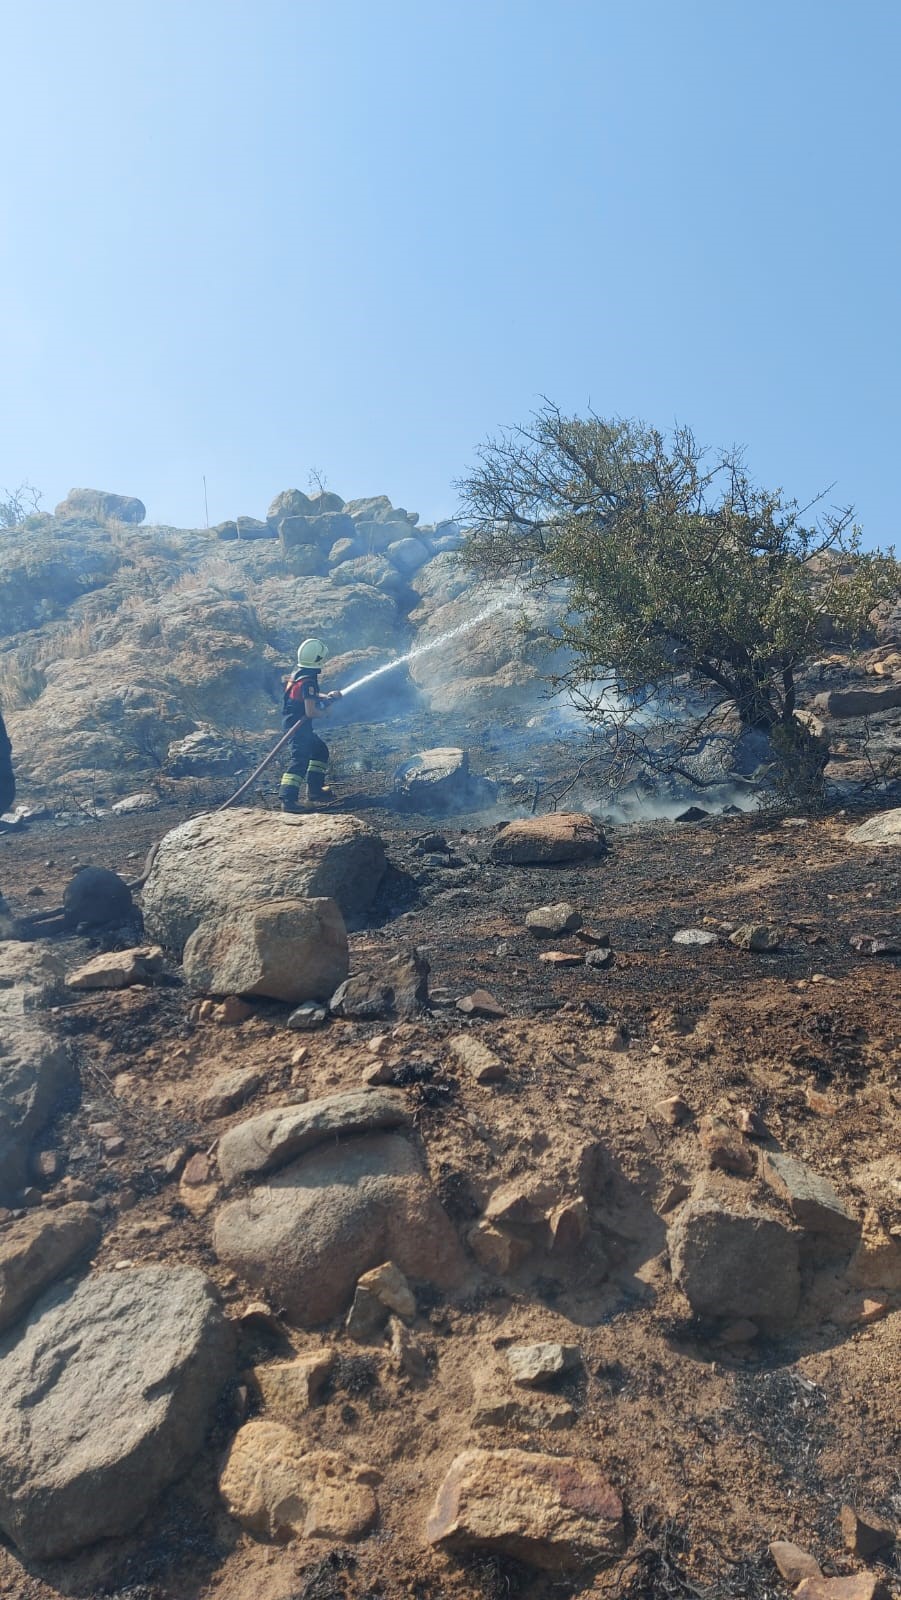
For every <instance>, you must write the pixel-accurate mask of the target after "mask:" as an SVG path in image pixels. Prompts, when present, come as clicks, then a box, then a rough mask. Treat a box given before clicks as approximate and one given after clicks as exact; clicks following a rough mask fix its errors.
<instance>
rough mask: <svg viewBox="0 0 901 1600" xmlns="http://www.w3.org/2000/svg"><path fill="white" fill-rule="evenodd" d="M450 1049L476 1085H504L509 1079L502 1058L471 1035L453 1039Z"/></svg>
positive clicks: (465, 1034)
mask: <svg viewBox="0 0 901 1600" xmlns="http://www.w3.org/2000/svg"><path fill="white" fill-rule="evenodd" d="M449 1049H450V1053H451V1055H452V1056H453V1057H454V1059H455V1062H456V1063H457V1065H458V1066H459V1067H462V1068H463V1070H464V1071H465V1072H466V1074H467V1075H468V1076H469V1077H470V1078H472V1080H473V1082H474V1083H483V1084H484V1083H503V1082H504V1080H505V1078H506V1077H507V1068H506V1066H505V1064H504V1062H503V1061H502V1060H501V1058H500V1056H498V1055H495V1053H494V1051H493V1050H489V1048H488V1046H487V1044H483V1043H482V1040H481V1039H476V1038H474V1037H473V1036H472V1035H471V1034H468V1033H463V1034H460V1035H459V1036H458V1037H457V1038H454V1039H451V1040H450V1044H449Z"/></svg>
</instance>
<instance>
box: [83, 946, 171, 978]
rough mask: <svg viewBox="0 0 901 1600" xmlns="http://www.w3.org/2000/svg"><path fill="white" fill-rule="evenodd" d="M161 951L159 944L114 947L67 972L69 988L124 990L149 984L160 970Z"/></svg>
mask: <svg viewBox="0 0 901 1600" xmlns="http://www.w3.org/2000/svg"><path fill="white" fill-rule="evenodd" d="M162 967H163V952H162V950H161V949H160V947H159V945H141V946H139V947H138V948H136V949H134V950H113V951H109V952H108V953H107V954H104V955H99V956H94V957H93V959H92V960H90V961H88V962H86V963H85V965H84V966H81V967H78V968H77V969H76V970H75V971H74V972H70V973H69V974H68V976H67V978H66V984H67V987H68V988H70V989H127V988H129V987H130V986H131V985H132V984H136V983H152V982H153V980H154V978H155V977H157V976H158V974H159V973H160V972H161V971H162Z"/></svg>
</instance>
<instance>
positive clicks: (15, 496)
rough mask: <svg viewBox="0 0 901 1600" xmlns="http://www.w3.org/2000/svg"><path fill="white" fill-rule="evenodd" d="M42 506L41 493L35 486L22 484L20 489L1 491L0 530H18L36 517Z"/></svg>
mask: <svg viewBox="0 0 901 1600" xmlns="http://www.w3.org/2000/svg"><path fill="white" fill-rule="evenodd" d="M40 504H41V491H40V489H35V488H34V486H33V484H30V483H20V484H19V487H18V489H0V528H18V527H19V525H20V524H21V523H23V522H25V521H27V519H28V518H29V517H31V516H34V514H35V512H36V511H38V509H39V508H40Z"/></svg>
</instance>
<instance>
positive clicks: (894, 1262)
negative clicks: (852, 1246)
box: [848, 1207, 901, 1291]
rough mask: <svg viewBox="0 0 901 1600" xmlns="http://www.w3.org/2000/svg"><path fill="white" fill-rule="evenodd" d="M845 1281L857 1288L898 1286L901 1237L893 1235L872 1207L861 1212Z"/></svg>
mask: <svg viewBox="0 0 901 1600" xmlns="http://www.w3.org/2000/svg"><path fill="white" fill-rule="evenodd" d="M848 1281H849V1282H850V1283H853V1284H854V1285H855V1286H856V1287H857V1288H859V1289H889V1290H892V1291H897V1290H898V1289H901V1239H897V1238H893V1237H892V1235H891V1233H889V1230H888V1228H887V1227H886V1226H885V1224H884V1223H883V1221H882V1219H881V1217H880V1216H879V1213H878V1212H877V1211H875V1210H873V1208H872V1207H870V1208H869V1209H868V1210H867V1211H866V1212H865V1213H864V1219H863V1227H862V1229H861V1235H860V1244H859V1245H858V1247H857V1250H856V1252H855V1254H854V1256H853V1258H852V1261H851V1265H850V1266H849V1268H848Z"/></svg>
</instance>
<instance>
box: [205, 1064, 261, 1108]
mask: <svg viewBox="0 0 901 1600" xmlns="http://www.w3.org/2000/svg"><path fill="white" fill-rule="evenodd" d="M262 1083H263V1074H262V1072H258V1071H257V1069H256V1067H238V1068H236V1069H235V1070H234V1071H233V1072H223V1073H222V1074H221V1076H220V1077H218V1078H216V1079H215V1081H214V1082H213V1083H212V1084H211V1085H210V1087H209V1089H208V1090H207V1091H206V1093H205V1094H204V1095H203V1097H202V1099H201V1101H200V1109H201V1111H202V1112H203V1115H204V1116H205V1117H227V1116H229V1114H230V1113H231V1112H232V1111H237V1110H238V1107H239V1106H243V1104H244V1102H245V1101H246V1100H249V1099H250V1098H251V1096H252V1095H255V1094H256V1092H257V1090H258V1089H259V1088H260V1086H261V1085H262Z"/></svg>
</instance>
